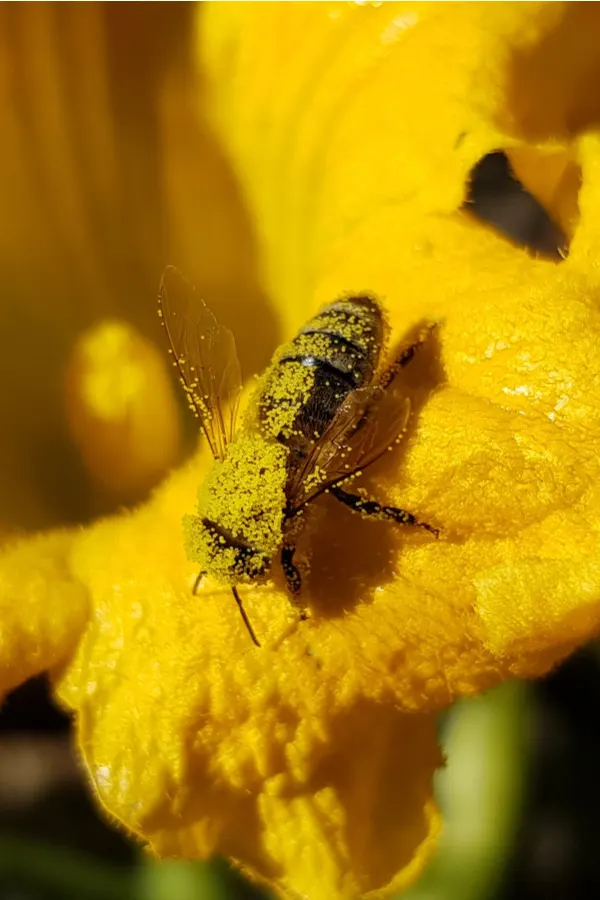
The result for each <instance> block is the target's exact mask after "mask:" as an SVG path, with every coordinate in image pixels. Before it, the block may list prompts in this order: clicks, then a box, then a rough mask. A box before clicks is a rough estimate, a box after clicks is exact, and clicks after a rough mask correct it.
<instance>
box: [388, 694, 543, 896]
mask: <svg viewBox="0 0 600 900" xmlns="http://www.w3.org/2000/svg"><path fill="white" fill-rule="evenodd" d="M530 713H531V695H530V689H529V688H528V686H527V685H525V684H523V683H518V682H510V683H507V684H504V685H502V686H501V687H499V688H496V689H495V690H493V691H490V692H489V693H488V694H487V695H484V696H481V697H477V698H475V699H469V700H462V701H460V702H459V703H458V704H457V705H456V706H455V707H454V709H453V710H452V712H451V713H450V715H449V717H448V720H447V724H446V729H445V736H444V740H443V744H444V749H445V751H446V754H447V758H448V764H447V767H446V769H444V770H442V771H441V772H440V773H439V774H438V780H437V796H438V801H439V803H440V805H441V807H442V810H443V813H444V831H443V833H442V837H441V839H440V843H439V847H438V850H437V853H436V855H435V857H434V859H433V860H432V862H431V864H430V865H429V867H428V869H427V870H426V872H425V873H424V875H423V876H422V877H421V879H420V880H419V881H418V882H417V884H416V885H415V886H414V887H413V888H411V889H410V890H408V891H406V892H404V893H403V894H402V900H425V898H427V900H480V898H483V897H485V898H488V897H489V896H490V895H491V894H492V892H493V891H494V888H495V887H496V885H497V883H498V881H499V879H500V877H501V875H502V873H503V871H504V869H505V868H506V865H507V862H508V861H509V859H510V856H511V853H512V850H513V847H514V841H515V835H516V831H517V828H518V826H519V824H520V821H521V814H522V809H523V799H524V788H525V781H526V777H527V769H528V761H529V760H528V749H527V748H528V745H529V736H530V735H529V730H530Z"/></svg>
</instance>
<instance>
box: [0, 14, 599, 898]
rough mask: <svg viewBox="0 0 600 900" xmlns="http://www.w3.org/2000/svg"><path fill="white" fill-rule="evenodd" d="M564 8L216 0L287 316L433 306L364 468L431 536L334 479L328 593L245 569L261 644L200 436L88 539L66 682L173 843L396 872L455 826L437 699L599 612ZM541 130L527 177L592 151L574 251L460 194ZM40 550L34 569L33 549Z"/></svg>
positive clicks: (314, 555)
mask: <svg viewBox="0 0 600 900" xmlns="http://www.w3.org/2000/svg"><path fill="white" fill-rule="evenodd" d="M569 9H570V7H569V6H568V5H565V4H547V5H546V4H538V3H535V4H522V5H517V4H490V5H489V6H488V5H487V4H486V5H485V6H484V5H483V4H464V5H454V4H452V5H450V4H448V5H446V4H422V5H420V4H391V3H390V4H381V5H373V6H365V5H360V6H359V5H358V4H337V3H336V4H329V3H326V4H260V5H254V4H252V5H251V4H246V5H242V4H228V5H217V6H216V7H215V8H213V9H212V10H210V9H209V13H208V21H207V31H206V32H205V40H206V44H205V60H206V61H207V64H208V67H209V73H210V74H211V75H212V77H213V90H214V91H215V95H214V99H215V108H216V109H217V111H218V116H220V126H219V127H220V129H221V134H222V137H223V140H224V142H225V145H226V146H227V148H228V151H229V153H230V154H231V158H232V159H233V160H234V164H235V166H236V170H237V173H238V176H239V178H240V181H241V184H242V186H243V189H244V192H245V195H246V197H247V198H248V203H249V207H250V209H251V212H252V216H253V220H254V221H255V223H256V226H257V229H258V233H259V239H260V241H261V247H262V251H263V259H264V267H265V279H266V283H267V285H268V288H269V290H270V291H271V293H272V295H273V296H274V297H275V300H276V303H277V309H278V313H279V316H280V320H281V324H282V328H283V330H284V332H285V334H286V336H288V335H290V334H292V333H293V329H294V328H296V327H297V326H298V325H299V324H301V323H302V322H303V321H305V320H306V318H307V316H308V315H309V313H310V311H311V310H312V309H313V308H314V307H316V306H317V305H318V304H319V303H321V302H327V301H330V300H331V299H333V298H334V297H336V296H337V295H338V294H340V293H344V292H347V291H357V290H364V289H368V290H370V291H373V292H376V293H377V294H378V295H379V296H380V297H381V298H382V301H383V302H384V303H385V305H386V308H387V309H388V311H389V316H390V323H391V326H392V329H393V336H392V347H393V348H397V347H399V346H400V341H401V339H402V335H404V334H405V333H407V332H409V331H410V330H411V329H413V328H414V327H415V326H416V325H417V323H418V322H420V321H421V320H422V319H429V320H434V321H438V323H439V328H438V329H437V332H436V335H437V336H436V339H435V341H433V342H432V343H431V345H430V347H429V348H428V349H427V350H426V351H425V352H424V353H423V354H422V355H421V358H420V360H419V361H417V362H416V363H415V364H414V365H413V366H411V367H410V368H409V369H407V370H406V383H405V389H406V392H407V395H408V396H410V398H411V400H412V407H413V410H414V416H413V420H412V423H411V428H410V431H409V434H408V436H407V439H406V441H405V443H404V445H403V446H402V447H400V448H394V450H393V451H392V452H391V453H389V454H388V455H387V458H386V459H385V460H382V461H381V463H380V464H378V467H377V468H373V471H372V472H370V473H369V479H370V480H369V482H368V484H369V487H370V489H372V491H373V492H376V493H377V495H378V496H379V497H381V498H385V499H386V500H387V501H388V502H390V503H395V504H401V505H402V506H403V507H405V508H406V509H409V510H410V511H412V512H415V513H417V514H418V515H419V518H421V519H425V520H427V521H429V522H431V523H432V524H435V525H437V526H439V527H440V528H441V535H440V539H439V540H438V541H435V540H433V539H432V538H431V536H429V535H425V534H422V533H415V532H414V531H412V532H411V531H409V530H407V529H401V528H393V527H390V526H387V525H386V524H385V523H381V522H366V521H364V520H363V519H361V518H360V517H357V516H356V517H350V516H349V514H348V512H347V510H345V509H343V508H341V507H340V506H339V504H338V505H336V504H334V501H333V499H331V498H329V499H327V498H325V499H324V500H323V502H322V503H320V504H319V508H318V509H317V508H316V504H315V509H313V510H312V513H313V515H312V517H311V518H310V519H309V517H307V519H309V520H308V522H307V528H306V529H305V532H304V535H303V538H302V544H301V547H300V550H301V553H302V554H304V555H305V557H307V558H310V560H311V568H310V572H309V573H307V577H306V579H305V594H304V597H305V600H306V602H307V604H308V606H309V607H310V610H311V614H312V616H311V618H310V619H309V620H308V621H300V620H299V618H298V615H297V612H296V611H295V610H294V609H293V608H292V607H291V605H290V603H289V601H288V598H287V596H286V594H285V590H284V584H283V578H282V577H281V575H279V574H277V573H276V574H275V575H274V579H273V583H269V584H265V585H256V586H252V587H247V588H246V587H245V588H244V590H243V593H244V604H245V607H246V609H247V612H248V615H249V616H250V619H251V621H252V623H253V625H254V627H255V630H256V631H257V633H258V634H259V636H260V638H261V640H262V643H263V647H262V648H261V649H260V650H259V649H257V648H255V647H253V646H252V644H251V643H250V641H249V638H248V635H247V633H246V632H245V630H244V628H243V625H242V623H241V620H240V617H239V615H238V613H237V610H236V607H235V603H234V601H233V598H232V597H231V595H230V593H229V592H228V591H227V590H224V589H222V588H219V587H218V585H216V584H214V583H211V582H208V581H205V582H203V584H202V586H201V588H200V590H199V594H198V596H194V595H193V594H192V591H191V587H192V584H193V581H194V576H195V572H194V570H193V567H192V566H190V565H189V563H187V562H186V560H185V558H184V550H183V542H182V531H181V519H182V516H183V515H184V514H185V513H189V512H193V511H194V510H193V507H194V501H195V496H196V493H197V488H198V484H199V483H200V482H201V481H202V479H203V478H204V476H205V473H206V471H207V466H208V460H207V457H206V455H203V456H200V457H198V459H196V460H194V461H193V462H192V463H190V465H189V466H188V467H187V468H186V469H184V470H183V471H181V472H180V473H177V474H176V475H174V476H173V477H172V478H171V479H170V480H169V481H168V482H167V483H166V484H165V485H164V487H163V488H161V489H160V490H159V491H158V492H157V494H156V495H155V497H154V498H153V500H152V501H151V503H149V504H148V505H147V506H146V507H145V508H143V509H141V510H139V511H137V512H135V513H132V514H127V515H124V516H122V517H120V518H118V519H114V520H109V521H106V522H102V523H99V524H98V525H96V526H94V527H93V528H91V529H89V530H88V531H87V532H85V533H82V534H81V535H79V536H78V537H77V538H76V539H75V540H74V543H73V545H72V549H71V552H70V554H69V561H68V574H67V575H65V574H64V572H61V578H62V581H61V584H63V583H64V582H65V581H66V583H72V585H74V586H76V585H79V584H81V585H85V588H86V591H87V592H89V596H90V615H89V618H88V622H87V626H86V629H85V633H84V635H83V637H82V639H81V641H80V642H79V644H78V645H77V648H76V651H75V652H74V654H73V656H72V658H70V659H69V661H68V663H66V664H65V665H64V666H63V668H62V670H61V672H60V673H57V681H56V683H57V690H58V692H59V696H60V697H61V698H62V700H63V701H64V702H65V703H66V704H68V705H69V706H70V707H71V708H73V709H74V710H76V711H77V712H78V726H79V734H80V742H81V747H82V751H83V754H84V757H85V760H86V763H87V765H88V767H89V771H90V775H91V778H92V781H93V783H94V784H95V786H96V789H97V791H98V795H99V797H100V800H101V802H102V803H103V804H104V805H105V806H106V807H107V809H108V810H109V811H110V812H111V813H112V814H113V815H116V816H117V817H118V818H119V819H120V820H121V821H122V822H124V823H125V825H126V826H127V827H128V828H130V829H131V830H133V831H134V832H136V833H139V834H141V835H143V836H144V837H145V838H147V839H149V840H150V842H151V844H152V845H153V847H154V849H155V851H156V852H158V853H160V854H175V855H177V854H180V855H183V856H190V857H195V856H202V857H203V856H207V855H209V854H210V853H212V852H222V853H225V854H227V855H229V856H231V857H232V858H234V859H235V860H237V862H238V863H239V864H240V865H242V866H244V867H246V868H247V869H248V870H250V871H251V872H252V873H253V875H254V876H255V877H258V878H263V879H267V880H268V881H270V882H271V883H274V884H275V885H276V886H277V887H278V889H279V890H281V891H287V892H288V893H292V894H293V893H294V892H295V893H296V894H308V895H309V896H315V897H319V896H324V897H325V896H331V897H335V896H340V897H351V896H355V895H356V892H357V891H363V892H367V893H368V892H370V891H372V892H375V894H374V895H375V896H376V895H377V892H381V893H382V894H384V893H389V891H390V890H392V889H393V888H394V887H401V886H404V885H406V884H408V883H409V882H410V881H411V880H412V879H413V878H414V877H415V876H416V875H417V874H418V872H419V870H420V869H421V868H422V866H423V864H424V862H425V859H426V857H427V856H428V854H429V852H430V848H431V844H432V841H433V839H434V837H435V834H436V833H437V831H438V828H439V819H438V815H437V812H436V811H435V807H434V805H433V802H432V800H431V793H430V791H431V775H432V771H433V768H434V767H435V765H436V764H437V762H438V754H437V749H436V745H435V740H434V732H433V722H432V718H431V716H432V714H433V713H434V712H435V711H436V710H438V709H440V708H442V707H443V706H445V705H447V704H448V703H449V702H451V701H452V699H454V698H455V697H456V696H457V695H460V694H466V693H473V692H476V691H478V690H482V689H484V688H486V687H487V686H490V685H492V684H494V683H497V682H498V681H501V680H502V679H504V678H506V677H507V676H509V675H511V674H514V673H519V674H526V675H533V674H538V673H541V672H543V671H546V670H547V668H548V667H549V666H551V665H552V664H554V663H555V662H556V661H557V660H558V659H560V658H561V657H562V656H563V655H564V654H565V653H567V652H568V651H569V650H570V649H571V648H572V647H573V646H575V645H576V644H577V643H578V642H580V641H582V640H584V639H585V638H586V637H587V636H589V635H590V634H591V633H592V631H594V630H596V629H597V628H598V626H599V625H600V602H599V601H600V583H599V581H598V579H599V572H598V566H597V565H596V563H595V560H596V559H598V550H599V549H600V547H599V540H598V539H599V533H600V523H599V521H598V513H597V510H598V508H599V507H598V497H597V489H596V487H595V485H597V484H598V481H599V478H598V476H599V474H600V473H599V471H598V469H599V463H598V459H599V453H598V449H599V447H598V444H599V443H600V440H599V438H600V412H599V409H600V403H599V401H600V397H599V396H598V393H599V390H600V388H599V385H598V383H597V378H596V377H595V373H596V371H597V370H598V368H599V366H598V362H599V360H598V352H599V351H598V347H599V346H600V342H599V337H600V335H599V331H600V314H599V313H598V308H597V298H598V293H599V291H600V283H599V281H598V276H597V274H596V262H595V261H596V259H597V256H598V253H597V250H598V248H597V246H596V244H597V242H598V238H597V236H596V235H597V233H598V232H597V229H596V228H595V227H594V223H595V218H594V212H595V210H596V209H597V208H598V202H597V200H598V198H599V195H600V153H599V150H598V143H597V138H596V137H595V136H594V135H593V134H583V135H578V134H576V133H575V132H576V131H577V129H581V128H584V127H585V126H586V124H589V123H590V122H591V121H592V119H590V115H591V113H589V110H590V109H591V110H592V112H593V108H592V107H588V111H587V112H586V113H585V114H584V113H582V112H581V110H580V109H576V110H575V112H574V114H573V120H572V121H573V125H572V126H570V127H564V120H565V113H566V112H568V110H569V109H570V106H569V104H572V103H573V102H574V100H576V99H577V98H578V97H579V96H581V95H583V96H586V97H587V96H588V95H590V96H591V92H590V91H589V90H588V88H589V82H590V80H593V79H591V77H590V73H593V72H594V71H595V69H594V67H593V66H592V65H591V63H590V58H591V56H594V54H595V52H596V51H595V49H594V46H592V45H591V44H586V47H587V50H586V53H587V56H586V60H587V63H588V65H587V68H586V66H583V65H580V64H579V62H578V61H577V63H576V62H574V61H573V53H574V45H573V42H572V41H571V37H572V33H571V30H570V28H571V23H572V21H573V20H572V19H571V16H573V15H574V16H577V15H581V14H580V13H571V12H569ZM488 10H489V11H488ZM565 23H566V25H565ZM563 29H566V30H564V31H563ZM561 35H564V41H565V47H566V49H568V50H569V54H568V55H567V59H570V60H571V62H572V66H573V71H574V72H575V73H579V74H578V78H576V79H575V82H570V84H571V90H570V91H566V92H565V93H563V94H560V95H559V96H560V100H561V103H562V106H561V104H560V103H559V104H558V107H559V109H560V110H562V112H561V113H560V116H562V118H561V117H560V116H559V117H558V118H556V119H552V118H550V119H549V120H548V121H547V122H546V121H545V120H543V119H540V118H539V117H536V115H534V113H532V112H531V110H533V111H534V112H535V110H536V109H537V108H538V107H537V105H536V104H537V102H538V101H540V100H541V99H543V97H544V96H545V95H544V91H545V81H544V78H542V77H539V73H540V72H543V66H541V63H540V66H541V69H539V70H538V68H537V67H536V66H535V65H532V71H533V72H534V73H535V77H534V78H533V79H532V82H531V86H530V93H529V94H528V93H527V72H528V71H529V69H528V67H527V65H524V64H523V61H524V60H525V61H526V60H527V59H528V58H530V57H531V55H532V54H533V55H534V56H535V54H536V52H537V50H538V49H539V52H540V54H541V56H540V59H541V60H542V61H543V59H544V58H546V57H545V56H544V53H545V52H547V51H546V49H545V48H547V47H550V48H551V49H552V47H553V42H554V46H558V47H560V46H561V39H562V38H561ZM275 37H276V39H275ZM557 55H558V57H560V53H559V54H557V53H556V52H554V51H553V52H552V53H551V54H550V56H551V57H552V58H554V57H556V56H557ZM560 58H561V60H562V57H560ZM457 60H458V61H460V65H455V61H457ZM561 64H562V63H561ZM423 66H426V76H427V77H419V76H421V75H422V71H423ZM275 76H276V77H275ZM582 80H583V84H579V83H581V82H582ZM573 83H577V84H579V86H580V87H581V90H578V91H575V90H574V89H573ZM515 97H517V99H516V100H515ZM521 97H525V98H526V99H527V103H525V104H523V105H520V101H519V99H518V98H521ZM218 116H217V117H218ZM531 116H533V118H530V117H531ZM561 123H563V124H561ZM528 129H530V130H528ZM538 139H539V142H540V143H543V146H542V147H541V148H540V147H536V146H533V145H532V149H533V150H535V151H539V153H540V157H539V158H540V159H541V158H542V157H544V155H545V156H546V157H547V158H548V160H549V161H550V156H552V154H551V153H550V149H551V144H552V142H553V141H554V142H555V143H556V146H555V148H554V149H555V150H556V151H557V155H558V157H560V160H559V164H558V165H555V163H556V160H553V161H552V165H553V169H552V172H553V174H549V175H548V177H547V178H541V177H540V179H539V188H538V191H539V194H540V196H542V195H543V196H545V194H544V191H546V192H547V193H548V195H549V194H550V193H551V192H552V191H551V188H550V187H549V186H552V185H554V184H557V183H558V184H560V183H562V178H563V175H562V174H560V173H561V171H562V172H563V174H564V171H565V170H561V165H562V162H561V160H562V159H563V157H561V156H560V154H561V153H563V152H564V154H566V157H565V158H568V160H569V161H574V165H575V166H576V167H580V177H581V190H580V193H579V196H578V197H576V198H575V200H576V202H575V203H572V201H573V199H574V191H575V190H576V188H577V184H578V178H575V179H574V180H573V179H567V181H568V182H569V185H568V190H567V191H566V194H567V195H568V197H569V200H570V201H571V206H570V209H571V210H577V209H579V215H578V216H577V215H575V214H573V219H572V228H571V234H572V242H571V246H570V256H569V258H568V260H566V261H564V262H561V263H559V264H558V263H556V262H548V261H543V260H537V259H533V258H531V256H529V255H527V254H526V253H525V252H524V251H522V250H519V249H517V248H515V247H513V246H511V245H510V244H509V243H508V242H506V241H504V240H503V238H502V237H501V236H500V235H498V234H496V233H493V232H492V231H491V230H489V229H487V228H485V227H484V226H483V225H482V224H481V223H479V222H477V221H475V220H474V219H473V218H471V217H470V216H469V215H468V214H467V213H465V212H463V211H461V204H462V201H463V199H464V197H465V196H466V193H467V179H468V174H469V172H470V170H471V168H472V166H473V164H474V163H475V162H476V161H477V160H478V159H479V158H480V156H481V155H482V154H484V153H486V152H488V151H490V150H496V149H505V150H507V151H510V152H511V153H512V152H513V150H514V149H515V148H517V149H518V148H519V147H520V146H524V145H525V146H528V147H529V145H530V144H532V141H538ZM517 158H518V155H517V156H515V159H517ZM527 165H528V166H530V165H531V162H530V160H528V161H527ZM526 168H527V166H524V169H523V171H525V169H526ZM558 194H559V195H561V196H562V190H559V191H558ZM570 221H571V220H570ZM47 540H50V538H48V539H47ZM26 564H27V565H28V571H31V572H35V571H36V566H35V557H34V556H33V553H32V555H31V556H29V557H28V558H27V559H23V560H22V562H21V566H22V568H23V569H25V566H26ZM8 621H10V620H8ZM10 659H11V658H10V657H9V664H10ZM394 749H395V753H396V755H395V756H394ZM394 763H395V767H394ZM386 776H387V777H386ZM409 789H410V790H409ZM386 792H387V793H386ZM400 796H401V797H402V802H399V801H398V798H399V797H400ZM365 809H366V810H370V814H369V813H365ZM357 811H358V812H357ZM367 825H370V826H371V827H372V830H371V831H368V830H365V829H366V828H367ZM298 836H301V838H300V839H299V838H298ZM320 891H322V893H319V892H320Z"/></svg>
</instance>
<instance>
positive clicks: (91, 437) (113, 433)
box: [67, 320, 180, 502]
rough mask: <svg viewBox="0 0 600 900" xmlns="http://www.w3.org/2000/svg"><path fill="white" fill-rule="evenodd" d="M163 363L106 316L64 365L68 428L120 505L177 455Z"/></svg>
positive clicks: (138, 494) (174, 410) (173, 407)
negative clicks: (66, 366)
mask: <svg viewBox="0 0 600 900" xmlns="http://www.w3.org/2000/svg"><path fill="white" fill-rule="evenodd" d="M166 361H167V356H166V354H163V355H160V354H159V352H158V351H157V349H156V348H155V347H154V346H153V345H152V344H150V342H149V341H147V340H145V339H144V338H143V337H142V336H141V335H139V334H137V333H136V332H135V331H134V329H132V328H131V327H130V326H128V325H127V324H126V323H124V322H119V321H115V320H108V321H104V322H103V323H102V324H100V325H97V326H96V327H95V328H92V329H90V330H89V331H88V332H86V333H85V334H84V335H82V337H81V338H80V340H79V342H78V343H77V345H76V347H75V349H74V351H73V355H72V358H71V360H70V363H69V367H68V371H67V416H68V421H69V425H70V428H71V432H72V434H73V437H74V439H75V441H76V443H77V445H78V447H79V449H80V452H81V454H82V457H83V461H84V464H85V466H86V468H87V469H88V471H89V473H90V475H91V476H92V478H93V479H94V481H95V483H96V485H97V487H98V488H99V489H100V490H101V491H102V492H103V493H105V494H108V495H109V497H110V496H111V497H112V498H116V499H117V500H119V501H120V502H125V501H126V500H127V501H129V502H132V501H134V500H139V499H141V498H143V497H145V496H146V495H147V493H148V490H149V489H150V488H151V487H153V486H154V484H155V483H156V481H157V480H158V479H159V478H160V477H161V476H163V475H164V474H165V473H166V472H167V471H168V469H169V468H170V467H171V466H172V465H173V464H174V463H175V461H176V458H177V456H178V452H179V442H180V424H179V410H178V407H177V403H176V400H175V396H174V392H173V384H172V381H171V380H170V379H169V377H168V374H167V367H166Z"/></svg>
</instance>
